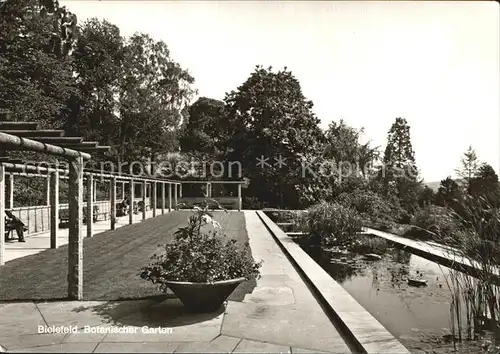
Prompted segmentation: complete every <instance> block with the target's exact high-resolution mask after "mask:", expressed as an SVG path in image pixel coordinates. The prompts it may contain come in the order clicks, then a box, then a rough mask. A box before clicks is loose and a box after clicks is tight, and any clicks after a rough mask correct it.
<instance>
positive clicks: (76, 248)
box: [0, 121, 180, 300]
mask: <svg viewBox="0 0 500 354" xmlns="http://www.w3.org/2000/svg"><path fill="white" fill-rule="evenodd" d="M109 148H110V147H109V146H99V145H98V143H97V142H85V141H83V138H81V137H66V136H64V131H63V130H41V129H38V124H37V123H34V122H11V121H0V149H1V150H17V151H34V152H40V153H45V154H48V155H51V156H55V157H59V158H64V159H65V160H66V161H67V162H68V167H69V168H68V169H67V170H66V169H63V168H60V167H57V166H47V167H39V166H29V165H26V164H25V163H22V161H20V160H13V159H9V158H8V157H2V159H1V160H0V266H1V265H3V264H4V263H5V253H4V252H5V238H4V234H5V219H4V213H5V206H6V205H5V187H6V174H9V175H11V176H12V175H16V174H19V175H25V176H45V177H47V178H48V181H50V185H49V187H50V193H49V195H50V246H51V248H57V246H58V245H57V233H58V219H59V216H58V213H59V180H60V178H64V177H63V175H64V176H66V175H67V179H68V187H69V191H68V209H69V222H68V298H69V299H72V300H81V299H82V298H83V232H82V229H83V227H82V226H83V205H84V201H83V182H84V179H85V180H86V185H87V186H86V187H87V188H86V191H87V203H86V205H87V223H86V224H87V236H88V237H90V236H92V231H93V230H92V226H93V225H92V219H93V217H92V213H93V207H92V206H93V190H94V177H96V176H97V177H99V178H103V179H106V180H109V181H110V183H111V213H110V214H111V215H110V223H111V229H114V228H115V222H116V185H117V181H121V182H122V186H124V184H125V183H129V185H130V191H129V193H130V204H132V202H133V197H134V194H133V193H134V186H135V183H137V182H138V183H141V184H142V201H143V203H144V206H145V198H146V186H147V183H151V186H152V191H151V192H152V193H151V197H152V203H153V205H154V208H152V209H153V217H154V216H156V188H157V184H158V183H160V184H161V185H162V213H164V212H165V186H166V185H169V188H168V194H169V205H168V208H169V211H171V210H172V199H171V197H172V188H171V187H172V186H174V187H175V193H174V203H175V204H177V186H180V182H179V181H172V180H166V179H158V178H142V177H135V176H132V175H122V174H116V173H107V172H101V171H96V170H90V169H84V164H83V162H84V160H90V159H91V155H90V153H96V152H105V151H108V150H109ZM9 189H10V193H11V194H10V195H12V177H11V178H9ZM10 199H11V198H10ZM9 205H10V206H11V207H12V200H10V201H9ZM142 213H143V214H142V218H143V219H145V218H146V208H145V207H143V209H142ZM132 217H133V210H132V208H131V207H130V208H129V223H130V224H131V223H132Z"/></svg>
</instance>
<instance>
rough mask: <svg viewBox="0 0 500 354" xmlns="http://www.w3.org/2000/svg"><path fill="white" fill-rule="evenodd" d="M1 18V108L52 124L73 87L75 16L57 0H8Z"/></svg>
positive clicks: (0, 7)
mask: <svg viewBox="0 0 500 354" xmlns="http://www.w3.org/2000/svg"><path fill="white" fill-rule="evenodd" d="M0 18H1V19H2V20H1V21H0V53H2V55H1V56H0V110H8V111H10V112H11V114H12V119H15V120H23V121H39V122H41V123H42V124H45V125H50V124H51V122H52V121H53V120H54V117H55V116H57V115H58V114H59V113H60V111H61V110H62V109H63V107H64V106H65V100H66V98H67V97H68V96H69V94H70V92H72V90H73V82H72V72H71V57H70V55H68V54H70V53H71V50H72V48H73V47H74V43H75V40H76V36H74V31H75V26H76V21H77V19H76V16H75V15H74V14H72V13H71V12H70V11H68V10H67V9H66V8H65V7H61V6H59V4H58V2H57V1H55V0H44V1H37V0H6V1H3V2H1V3H0Z"/></svg>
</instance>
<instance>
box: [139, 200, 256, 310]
mask: <svg viewBox="0 0 500 354" xmlns="http://www.w3.org/2000/svg"><path fill="white" fill-rule="evenodd" d="M214 202H215V203H216V204H217V205H218V208H220V209H223V208H221V207H220V205H219V204H218V203H217V201H215V200H214V199H208V198H207V200H206V202H205V206H204V207H203V208H199V207H194V212H193V214H192V215H191V216H190V217H189V218H188V225H187V226H185V227H180V228H179V229H178V230H177V231H176V232H175V234H174V236H175V240H174V242H172V243H170V244H167V245H165V252H164V253H162V254H155V255H153V256H152V260H153V263H152V264H150V265H148V266H146V267H143V268H142V272H141V277H142V278H143V279H145V280H148V281H151V282H153V283H154V284H157V285H158V286H159V288H160V290H162V291H166V289H167V288H170V289H172V291H173V292H174V293H176V295H177V296H179V298H180V299H181V301H182V302H183V303H184V305H186V306H187V307H190V308H191V309H193V310H195V311H199V312H206V311H213V310H216V309H217V308H218V307H220V305H221V304H222V303H223V302H224V301H225V300H226V298H227V297H228V296H229V295H230V294H231V293H232V292H233V291H234V289H235V288H236V287H237V286H238V285H239V284H240V283H241V282H243V281H245V280H251V279H257V278H259V277H260V272H259V268H260V267H261V262H255V261H254V260H253V258H252V255H251V252H250V246H249V244H248V243H246V244H245V245H241V244H239V242H237V241H236V240H233V239H228V238H227V236H226V235H223V234H221V233H219V232H218V231H217V229H220V225H219V223H218V222H217V221H216V220H215V219H213V215H212V214H211V213H210V212H209V210H208V206H209V205H210V204H212V203H214ZM223 210H224V211H226V210H225V209H223ZM226 212H227V211H226ZM207 227H211V228H212V229H211V230H207V231H204V229H206V228H207ZM188 283H189V284H191V286H188V285H189V284H188ZM201 285H203V286H204V289H202V290H200V286H201ZM210 285H212V286H210ZM217 285H219V286H218V287H217V288H219V290H217V291H215V290H213V289H214V287H216V286H217ZM180 287H181V288H182V289H180ZM187 287H188V288H189V287H191V288H193V289H192V291H191V292H190V293H189V294H188V295H187V297H188V298H190V299H187V298H186V294H184V295H182V294H181V293H180V292H185V288H187ZM207 287H208V289H209V290H207ZM222 288H224V289H222ZM210 289H211V290H210ZM176 290H177V291H176ZM178 292H179V293H178ZM188 292H189V291H188ZM195 293H197V295H196V294H195ZM210 293H212V295H210ZM207 294H208V295H207ZM198 295H199V297H200V298H199V299H192V297H193V296H195V297H196V296H198ZM183 296H184V299H183ZM207 296H208V297H209V299H207V298H206V297H207ZM221 299H222V300H221Z"/></svg>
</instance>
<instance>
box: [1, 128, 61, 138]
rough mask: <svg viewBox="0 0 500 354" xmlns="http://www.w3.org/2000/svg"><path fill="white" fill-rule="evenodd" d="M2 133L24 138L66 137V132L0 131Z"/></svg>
mask: <svg viewBox="0 0 500 354" xmlns="http://www.w3.org/2000/svg"><path fill="white" fill-rule="evenodd" d="M0 131H1V132H2V133H5V134H11V135H17V136H20V137H22V138H33V139H36V138H39V137H42V138H43V137H50V138H53V137H62V136H64V134H65V132H64V130H6V129H0Z"/></svg>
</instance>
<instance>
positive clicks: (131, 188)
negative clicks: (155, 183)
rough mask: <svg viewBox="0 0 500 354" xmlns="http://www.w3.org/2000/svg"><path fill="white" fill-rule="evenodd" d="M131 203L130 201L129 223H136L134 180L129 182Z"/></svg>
mask: <svg viewBox="0 0 500 354" xmlns="http://www.w3.org/2000/svg"><path fill="white" fill-rule="evenodd" d="M129 189H130V190H129V203H128V223H129V224H130V225H132V224H133V223H134V180H133V179H131V180H130V182H129Z"/></svg>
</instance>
